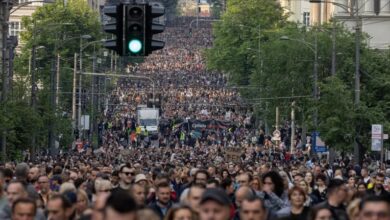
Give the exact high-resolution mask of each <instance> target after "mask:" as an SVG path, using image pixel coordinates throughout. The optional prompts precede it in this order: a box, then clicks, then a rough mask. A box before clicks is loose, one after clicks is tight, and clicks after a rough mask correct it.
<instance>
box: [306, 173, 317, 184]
mask: <svg viewBox="0 0 390 220" xmlns="http://www.w3.org/2000/svg"><path fill="white" fill-rule="evenodd" d="M308 173H310V174H311V177H312V178H311V179H312V180H311V182H310V183H308V184H309V186H310V187H311V188H313V187H314V184H315V183H314V182H315V178H314V174H313V172H311V171H306V173H305V177H306V174H308Z"/></svg>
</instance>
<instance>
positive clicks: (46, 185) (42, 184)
mask: <svg viewBox="0 0 390 220" xmlns="http://www.w3.org/2000/svg"><path fill="white" fill-rule="evenodd" d="M38 184H39V189H40V190H41V193H42V194H46V193H48V192H49V191H50V182H49V177H47V176H46V175H42V176H40V177H38Z"/></svg>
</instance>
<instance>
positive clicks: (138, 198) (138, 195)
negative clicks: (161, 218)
mask: <svg viewBox="0 0 390 220" xmlns="http://www.w3.org/2000/svg"><path fill="white" fill-rule="evenodd" d="M130 190H131V195H132V196H133V198H134V200H135V202H136V203H137V205H138V206H140V207H142V206H144V205H145V199H146V189H145V186H144V185H141V184H138V183H135V184H133V185H132V186H131V188H130Z"/></svg>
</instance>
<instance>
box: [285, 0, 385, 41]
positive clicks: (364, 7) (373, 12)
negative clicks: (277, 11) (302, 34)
mask: <svg viewBox="0 0 390 220" xmlns="http://www.w3.org/2000/svg"><path fill="white" fill-rule="evenodd" d="M355 3H357V7H356V4H355ZM280 4H281V6H282V7H283V8H284V9H285V11H286V13H290V14H291V15H290V17H289V20H290V21H295V22H299V23H301V24H303V25H306V26H309V25H313V24H322V23H325V22H329V21H330V19H331V18H335V19H336V20H338V21H340V22H342V23H343V24H344V25H345V26H346V27H347V28H349V29H350V30H351V31H355V28H356V27H359V28H360V29H361V30H362V31H363V32H364V33H367V34H368V35H369V36H370V37H369V40H368V41H367V44H368V46H369V47H370V48H373V49H389V47H390V37H388V36H390V0H356V1H355V0H335V1H322V3H310V2H309V1H308V0H280ZM356 25H358V26H356Z"/></svg>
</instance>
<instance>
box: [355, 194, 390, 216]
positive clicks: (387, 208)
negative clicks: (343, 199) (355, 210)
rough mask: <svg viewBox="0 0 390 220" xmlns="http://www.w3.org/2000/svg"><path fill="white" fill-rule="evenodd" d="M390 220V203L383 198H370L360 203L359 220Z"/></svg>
mask: <svg viewBox="0 0 390 220" xmlns="http://www.w3.org/2000/svg"><path fill="white" fill-rule="evenodd" d="M374 219H375V220H390V201H389V200H388V198H385V197H382V196H370V197H366V198H365V199H363V200H362V201H361V203H360V214H359V220H374Z"/></svg>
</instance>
